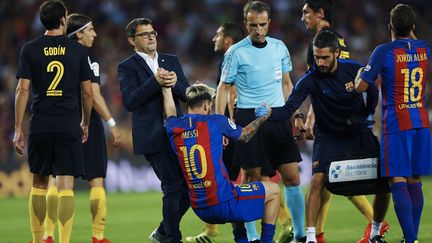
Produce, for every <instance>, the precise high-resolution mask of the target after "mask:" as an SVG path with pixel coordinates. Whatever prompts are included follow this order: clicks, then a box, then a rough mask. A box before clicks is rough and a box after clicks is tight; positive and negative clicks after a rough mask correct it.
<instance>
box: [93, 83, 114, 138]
mask: <svg viewBox="0 0 432 243" xmlns="http://www.w3.org/2000/svg"><path fill="white" fill-rule="evenodd" d="M91 86H92V94H93V107H94V109H95V110H96V111H97V113H98V114H99V115H100V116H101V117H102V119H103V120H104V121H105V122H107V124H108V126H109V131H110V133H111V137H112V139H113V144H114V145H116V146H117V145H119V144H120V142H121V141H120V140H121V136H120V132H119V130H118V128H117V126H116V122H115V121H114V118H113V116H112V115H111V113H110V111H109V109H108V106H107V104H106V101H105V99H104V97H103V96H102V94H101V91H100V85H99V84H98V83H91Z"/></svg>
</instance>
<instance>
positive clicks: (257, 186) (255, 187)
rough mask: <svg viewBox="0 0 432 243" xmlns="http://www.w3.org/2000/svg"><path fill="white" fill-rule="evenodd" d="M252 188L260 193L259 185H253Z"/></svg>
mask: <svg viewBox="0 0 432 243" xmlns="http://www.w3.org/2000/svg"><path fill="white" fill-rule="evenodd" d="M252 188H253V190H254V191H259V189H260V187H259V185H257V184H252Z"/></svg>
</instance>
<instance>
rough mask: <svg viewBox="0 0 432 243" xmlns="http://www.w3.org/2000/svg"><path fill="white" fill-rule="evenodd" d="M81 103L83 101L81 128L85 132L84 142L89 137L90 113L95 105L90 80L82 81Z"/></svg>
mask: <svg viewBox="0 0 432 243" xmlns="http://www.w3.org/2000/svg"><path fill="white" fill-rule="evenodd" d="M80 85H81V101H82V102H81V103H82V111H83V112H82V114H83V116H82V120H81V129H82V132H83V135H82V142H83V143H84V142H86V141H87V138H88V126H89V124H90V114H91V109H92V106H93V94H92V87H91V82H90V80H85V81H82V82H81V84H80Z"/></svg>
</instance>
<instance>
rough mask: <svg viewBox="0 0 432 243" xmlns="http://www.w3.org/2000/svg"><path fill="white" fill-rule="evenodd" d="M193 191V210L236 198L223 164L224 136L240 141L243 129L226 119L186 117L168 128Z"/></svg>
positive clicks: (170, 122) (170, 120) (172, 121)
mask: <svg viewBox="0 0 432 243" xmlns="http://www.w3.org/2000/svg"><path fill="white" fill-rule="evenodd" d="M165 127H166V130H167V133H168V137H169V138H170V142H171V146H172V148H173V150H174V152H175V153H176V155H177V157H178V160H179V163H180V167H181V169H182V172H183V175H184V177H185V179H186V182H187V184H188V187H189V197H190V201H191V206H192V208H203V207H208V206H212V205H216V204H218V203H221V202H224V201H227V200H230V199H232V198H234V197H235V196H236V191H235V188H234V185H233V184H232V183H231V181H230V179H229V176H228V173H227V171H226V168H225V165H224V163H223V161H222V150H223V146H222V139H223V136H226V137H228V138H231V139H233V140H234V141H236V140H238V138H239V137H240V134H241V131H242V128H241V127H239V126H236V125H235V124H233V123H231V122H230V121H229V119H228V118H227V117H226V116H223V115H199V114H186V115H185V116H183V117H181V118H177V117H169V118H168V119H167V121H166V124H165Z"/></svg>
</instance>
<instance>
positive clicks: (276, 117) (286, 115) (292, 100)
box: [268, 72, 312, 121]
mask: <svg viewBox="0 0 432 243" xmlns="http://www.w3.org/2000/svg"><path fill="white" fill-rule="evenodd" d="M309 73H310V72H308V73H306V74H305V76H303V78H302V79H300V80H299V81H298V82H297V84H296V86H295V88H294V89H293V92H292V93H291V95H290V96H289V97H288V100H287V102H286V103H285V105H284V106H282V107H280V108H276V109H273V110H272V114H271V116H270V117H269V119H268V120H269V121H286V120H289V119H290V118H291V116H292V115H293V114H294V112H295V111H296V110H297V109H298V108H299V107H300V105H301V104H302V103H303V101H304V100H305V99H306V98H307V97H308V95H309V94H310V93H311V90H312V82H311V81H312V79H309V78H308V74H309Z"/></svg>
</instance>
